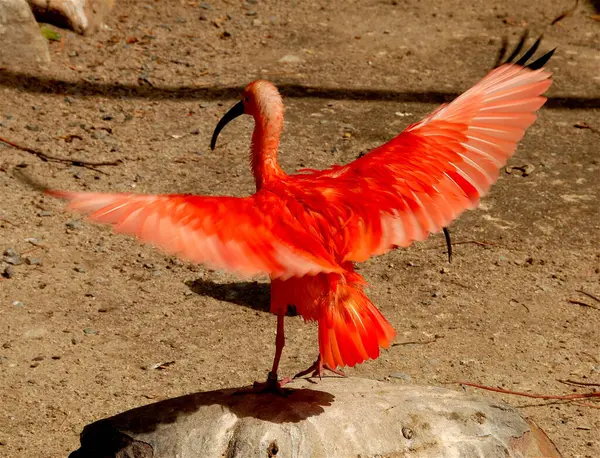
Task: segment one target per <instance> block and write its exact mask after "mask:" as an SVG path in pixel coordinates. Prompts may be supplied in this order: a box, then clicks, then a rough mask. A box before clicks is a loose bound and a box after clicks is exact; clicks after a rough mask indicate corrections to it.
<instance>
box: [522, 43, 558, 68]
mask: <svg viewBox="0 0 600 458" xmlns="http://www.w3.org/2000/svg"><path fill="white" fill-rule="evenodd" d="M554 51H556V48H554V49H552V50H550V51H548V52H547V53H546V54H544V55H543V56H542V57H540V58H539V59H538V60H536V61H534V62H532V63H530V64H529V65H528V66H527V68H530V69H532V70H539V69H540V68H542V67H543V66H544V65H546V63H547V62H548V61H549V60H550V58H551V57H552V55H553V54H554Z"/></svg>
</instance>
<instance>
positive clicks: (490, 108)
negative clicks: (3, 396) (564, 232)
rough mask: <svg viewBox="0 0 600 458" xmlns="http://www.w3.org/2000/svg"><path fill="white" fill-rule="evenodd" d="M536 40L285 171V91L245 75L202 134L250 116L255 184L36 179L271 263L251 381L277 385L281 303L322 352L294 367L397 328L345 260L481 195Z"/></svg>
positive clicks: (370, 252) (511, 136) (432, 229)
mask: <svg viewBox="0 0 600 458" xmlns="http://www.w3.org/2000/svg"><path fill="white" fill-rule="evenodd" d="M538 45H539V40H538V42H536V44H535V45H534V46H533V47H532V48H531V49H530V50H529V51H527V52H526V53H525V55H524V56H523V57H522V58H521V59H520V60H519V61H517V62H516V63H510V62H508V63H505V64H504V65H501V66H499V67H498V68H495V69H494V70H492V71H491V72H489V73H488V74H487V75H486V76H485V77H484V78H483V79H482V80H481V81H479V82H478V83H477V84H476V85H475V86H473V87H472V88H471V89H469V90H468V91H467V92H465V93H464V94H462V95H461V96H460V97H458V98H457V99H455V100H454V101H453V102H451V103H449V104H444V105H442V106H441V107H439V108H438V109H437V110H435V111H434V112H433V113H432V114H430V115H429V116H427V117H426V118H425V119H423V120H422V121H420V122H417V123H415V124H412V125H410V126H409V127H408V128H406V130H404V131H403V132H402V133H401V134H399V135H398V136H396V137H395V138H392V139H391V140H390V141H388V142H387V143H385V144H383V145H381V146H379V147H377V148H375V149H374V150H372V151H370V152H369V153H368V154H366V155H363V156H362V157H360V158H358V159H356V160H355V161H353V162H351V163H350V164H347V165H344V166H340V165H334V166H332V167H330V168H329V169H327V170H301V171H298V172H297V173H295V174H291V175H288V174H287V173H286V172H284V170H283V169H282V168H281V167H280V165H279V163H278V162H277V153H278V147H279V139H280V134H281V131H282V128H283V114H284V108H283V102H282V98H281V96H280V94H279V92H278V90H277V88H276V87H275V86H274V85H273V84H271V83H270V82H268V81H263V80H258V81H254V82H252V83H250V84H249V85H248V86H247V87H246V88H245V90H244V92H243V95H242V100H241V101H240V102H239V103H237V104H236V105H235V106H234V107H233V108H231V109H230V110H229V111H228V112H227V113H226V114H225V115H224V116H223V118H222V119H221V120H220V121H219V123H218V124H217V126H216V128H215V131H214V134H213V136H212V140H211V148H212V149H214V148H215V145H216V141H217V137H218V135H219V133H220V132H221V130H222V129H223V127H224V126H225V125H226V124H227V123H229V122H230V121H231V120H233V119H234V118H236V117H238V116H240V115H243V114H246V115H249V116H252V117H253V118H254V122H255V126H254V131H253V133H252V146H251V156H250V165H251V169H252V174H253V175H254V179H255V182H256V193H255V194H253V195H251V196H248V197H225V196H223V197H209V196H197V195H187V194H169V195H140V194H130V193H119V194H113V193H90V192H70V191H55V190H47V191H46V192H47V193H48V194H50V195H53V196H56V197H60V198H63V199H66V200H68V201H69V207H70V208H71V209H73V210H75V211H78V212H83V213H86V214H88V215H89V218H90V219H91V220H92V221H96V222H99V223H108V224H112V225H113V226H114V229H115V231H116V232H121V233H126V234H133V235H135V236H137V237H138V238H139V239H141V240H142V241H145V242H149V243H152V244H155V245H156V246H158V247H160V248H162V249H163V250H165V251H166V252H169V253H173V254H177V255H179V256H180V257H182V258H184V259H187V260H190V261H193V262H196V263H203V264H206V265H208V266H211V267H213V268H218V269H225V270H229V271H234V272H237V273H239V274H242V275H248V276H253V275H269V276H270V278H271V305H270V310H271V312H272V313H274V314H275V315H276V316H277V335H276V341H275V342H276V346H275V357H274V361H273V366H272V368H271V371H270V373H269V376H268V379H267V382H265V384H261V385H260V386H262V387H266V388H271V389H280V387H281V386H282V385H283V384H285V383H286V382H288V381H289V380H290V379H289V378H285V379H283V380H279V379H278V377H277V372H278V368H279V360H280V357H281V353H282V349H283V347H284V341H285V338H284V317H285V315H286V311H287V310H288V306H294V307H295V309H296V311H297V312H298V314H299V315H301V316H302V317H303V318H304V319H305V320H307V321H316V322H317V323H318V340H319V357H318V358H317V360H316V362H315V363H314V364H313V365H312V366H311V367H310V368H309V369H307V370H306V371H303V372H301V373H300V375H303V374H307V373H310V372H311V371H313V375H318V376H320V375H321V374H322V373H323V371H324V369H328V370H333V371H336V372H337V369H338V368H342V367H344V366H354V365H356V364H359V363H362V362H363V361H365V360H367V359H375V358H377V357H378V356H379V354H380V348H387V347H388V346H389V345H390V343H391V342H392V340H393V339H394V337H395V335H396V332H395V331H394V328H393V327H392V326H391V325H390V323H388V321H387V320H386V319H385V318H384V317H383V315H382V314H381V313H380V311H379V310H378V309H377V308H376V307H375V305H373V303H372V302H371V301H370V300H369V298H368V297H367V295H366V294H365V291H364V289H365V286H366V282H365V280H364V278H363V277H362V276H361V275H360V274H358V273H357V272H355V270H354V264H355V263H358V262H361V261H365V260H366V259H368V258H370V257H371V256H375V255H381V254H383V253H385V252H387V251H389V250H392V249H394V248H396V247H399V246H401V247H406V246H408V245H410V244H411V243H412V242H414V241H419V240H424V239H425V238H426V237H427V236H428V235H429V234H431V233H436V232H439V231H441V230H442V229H443V228H444V227H446V226H447V225H448V224H449V223H450V222H451V221H452V220H454V219H455V218H457V217H458V216H459V215H460V214H461V213H462V212H463V211H464V210H467V209H472V208H474V207H475V206H477V205H478V203H479V199H480V198H481V197H482V196H484V195H485V194H486V193H487V192H488V190H489V188H490V186H491V185H492V184H493V183H494V182H495V181H496V179H497V178H498V172H499V169H500V168H501V167H502V166H504V164H505V163H506V161H507V160H508V158H509V157H510V156H511V155H512V154H513V152H514V151H515V149H516V146H517V142H518V141H519V140H520V139H521V138H522V137H523V135H524V132H525V129H527V128H528V127H529V126H530V125H531V124H532V123H533V122H534V120H535V119H536V115H535V112H536V111H537V110H538V109H539V108H540V107H541V106H542V105H543V104H544V102H545V101H546V99H545V98H544V97H543V96H542V94H543V93H544V91H546V90H547V89H548V87H549V86H550V84H551V73H550V72H549V71H547V70H545V69H544V68H543V66H544V65H545V63H546V62H547V61H548V60H549V59H550V57H551V55H552V53H553V51H550V52H549V53H547V54H545V55H544V56H542V57H541V58H539V59H538V60H536V61H534V62H533V63H530V64H529V65H527V61H528V60H530V58H531V57H532V56H533V54H534V53H535V51H536V49H537V46H538ZM513 58H514V56H513ZM510 60H512V58H511V59H510ZM260 386H259V387H260Z"/></svg>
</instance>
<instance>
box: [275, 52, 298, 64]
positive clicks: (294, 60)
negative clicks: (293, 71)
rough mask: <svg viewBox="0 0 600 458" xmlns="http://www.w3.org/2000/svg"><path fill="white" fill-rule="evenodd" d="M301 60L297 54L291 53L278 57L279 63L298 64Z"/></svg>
mask: <svg viewBox="0 0 600 458" xmlns="http://www.w3.org/2000/svg"><path fill="white" fill-rule="evenodd" d="M301 62H303V60H302V59H301V58H300V57H298V56H294V55H293V54H287V55H285V56H283V57H282V58H281V59H279V63H281V64H299V63H301Z"/></svg>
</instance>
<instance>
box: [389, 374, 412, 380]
mask: <svg viewBox="0 0 600 458" xmlns="http://www.w3.org/2000/svg"><path fill="white" fill-rule="evenodd" d="M390 377H391V378H395V379H398V380H402V381H404V382H412V377H411V376H410V375H408V374H405V373H404V372H394V373H392V374H390Z"/></svg>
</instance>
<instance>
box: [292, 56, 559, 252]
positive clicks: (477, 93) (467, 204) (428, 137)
mask: <svg viewBox="0 0 600 458" xmlns="http://www.w3.org/2000/svg"><path fill="white" fill-rule="evenodd" d="M550 77H551V73H550V72H548V71H547V70H544V69H536V70H532V69H529V68H527V67H523V66H521V65H517V64H505V65H502V66H500V67H498V68H496V69H494V70H492V71H491V72H490V73H488V75H487V76H486V77H484V78H483V79H482V80H481V81H480V82H479V83H478V84H476V85H475V86H473V87H472V88H471V89H469V90H468V91H466V92H465V93H464V94H462V95H461V96H459V97H458V98H457V99H456V100H454V101H453V102H452V103H449V104H446V105H443V106H441V107H440V108H438V109H437V110H436V111H434V112H433V113H432V114H431V115H429V116H428V117H426V118H425V119H424V120H422V121H420V122H418V123H415V124H413V125H411V126H409V127H408V128H407V129H406V130H405V131H404V132H402V133H401V134H400V135H398V136H397V137H395V138H393V139H392V140H390V141H389V142H387V143H386V144H384V145H382V146H380V147H378V148H376V149H374V150H372V151H371V152H369V153H368V154H366V155H364V156H362V157H361V158H359V159H357V160H355V161H354V162H352V163H350V164H348V165H347V166H345V167H335V168H332V169H330V170H329V171H323V172H310V173H308V174H307V175H303V178H302V179H303V180H309V181H310V180H312V181H313V182H317V183H319V182H320V183H322V186H323V188H324V189H329V190H328V191H326V192H327V195H328V196H329V204H330V207H331V208H332V209H333V210H332V211H335V209H336V208H338V209H339V208H346V209H348V208H349V209H350V211H351V213H352V218H351V219H350V221H349V222H348V223H347V226H346V232H347V234H348V235H347V238H348V239H349V241H348V240H345V242H344V245H343V246H342V245H341V244H340V246H339V249H340V250H343V253H344V257H343V260H344V261H363V260H365V259H367V258H368V257H369V256H372V255H375V254H381V253H384V252H386V251H388V250H390V249H392V248H394V247H396V246H408V245H410V244H411V243H412V242H413V241H418V240H423V239H424V238H426V237H427V236H428V235H429V234H430V233H434V232H438V231H440V230H442V228H443V227H445V226H447V225H449V224H450V222H451V221H452V220H453V219H455V218H456V217H458V216H459V215H460V214H461V213H462V212H463V211H465V210H467V209H471V208H474V207H476V206H477V205H478V203H479V199H480V198H481V197H483V196H484V195H485V194H486V193H487V192H488V191H489V189H490V187H491V185H492V184H493V183H494V182H495V181H496V180H497V178H498V175H499V169H500V168H501V167H502V166H504V165H505V164H506V161H507V160H508V158H509V157H510V156H511V155H512V154H513V153H514V151H515V149H516V147H517V142H519V141H520V140H521V138H522V137H523V135H524V133H525V129H527V128H528V127H529V126H530V125H531V124H532V123H533V122H534V121H535V119H536V114H535V112H536V111H537V110H538V109H539V108H540V107H541V106H542V105H543V104H544V102H545V101H546V99H545V98H544V97H543V96H542V94H543V93H544V91H546V89H548V87H549V86H550V84H551V79H550ZM328 180H329V181H328ZM331 188H338V189H340V190H343V192H333V191H332V190H331ZM324 192H325V191H324ZM367 202H368V203H367ZM345 211H347V210H345Z"/></svg>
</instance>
